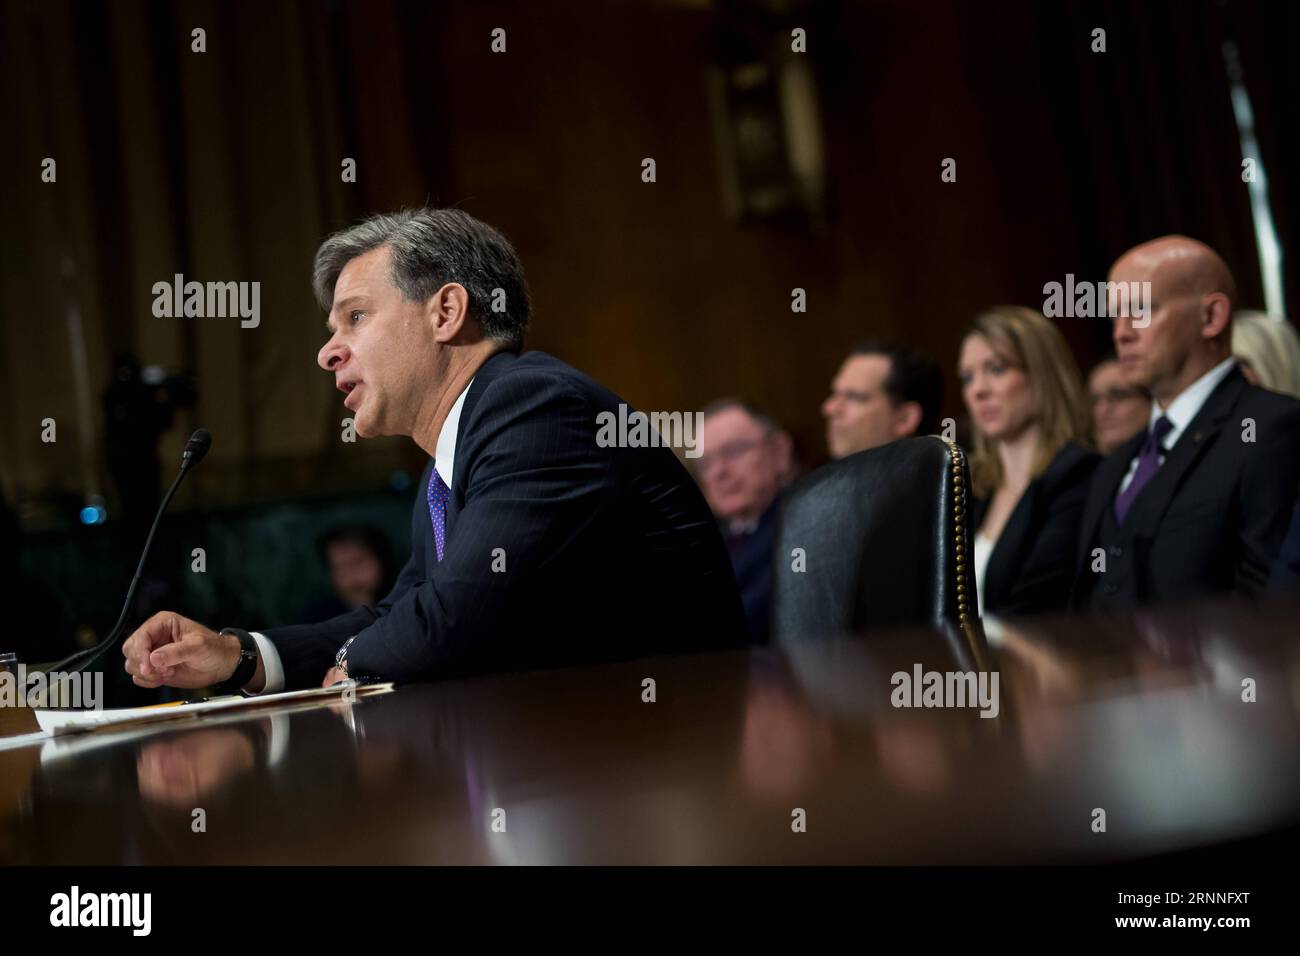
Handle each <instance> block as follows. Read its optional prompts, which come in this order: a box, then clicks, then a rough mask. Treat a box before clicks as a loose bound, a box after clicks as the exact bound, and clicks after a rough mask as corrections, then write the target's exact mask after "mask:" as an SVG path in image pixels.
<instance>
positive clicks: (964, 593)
mask: <svg viewBox="0 0 1300 956" xmlns="http://www.w3.org/2000/svg"><path fill="white" fill-rule="evenodd" d="M945 444H947V446H948V454H950V455H952V497H953V525H954V529H953V530H954V532H955V544H956V547H957V620H958V621H959V622H960V623H961V625H962V626H963V627H966V626H968V625H970V623H971V617H972V615H971V613H970V604H969V603H968V601H969V599H970V594H971V587H970V581H969V579H968V578H967V576H966V492H965V489H964V488H963V487H962V481H961V475H962V466H963V465H964V464H965V462H966V456H965V455H964V454H963V453H962V450H961V448H960V447H958V445H957V443H956V442H951V441H948V442H945Z"/></svg>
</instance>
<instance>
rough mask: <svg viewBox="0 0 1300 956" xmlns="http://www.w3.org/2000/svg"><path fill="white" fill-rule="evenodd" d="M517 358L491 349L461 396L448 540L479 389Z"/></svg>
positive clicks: (459, 503)
mask: <svg viewBox="0 0 1300 956" xmlns="http://www.w3.org/2000/svg"><path fill="white" fill-rule="evenodd" d="M518 358H519V356H518V355H517V354H515V353H514V352H495V353H493V354H492V355H490V356H488V360H487V361H486V362H484V363H483V365H482V366H481V367H480V368H479V370H478V371H477V372H476V373H475V374H474V381H473V382H471V383H470V386H469V392H468V393H466V395H465V404H464V405H462V406H461V409H460V422H459V423H458V425H457V427H456V464H455V466H454V467H455V473H454V474H453V475H452V476H451V496H450V497H449V498H448V499H447V538H448V540H450V538H451V532H452V529H453V528H454V527H455V524H456V518H457V517H458V516H459V515H460V510H461V508H462V507H463V506H464V504H465V486H466V484H467V481H466V476H467V475H468V474H469V465H470V462H469V455H470V452H471V451H472V449H471V447H470V444H469V442H467V441H466V436H467V435H468V434H469V427H470V426H469V423H470V421H471V420H472V419H473V418H474V410H475V408H477V406H478V401H479V399H480V398H481V397H482V395H483V392H484V391H486V390H487V387H488V386H489V385H490V384H492V382H493V380H495V379H496V378H497V376H499V375H500V374H501V373H502V372H504V371H505V370H506V369H508V368H509V367H510V366H511V365H513V364H514V363H515V362H516V361H517V360H518Z"/></svg>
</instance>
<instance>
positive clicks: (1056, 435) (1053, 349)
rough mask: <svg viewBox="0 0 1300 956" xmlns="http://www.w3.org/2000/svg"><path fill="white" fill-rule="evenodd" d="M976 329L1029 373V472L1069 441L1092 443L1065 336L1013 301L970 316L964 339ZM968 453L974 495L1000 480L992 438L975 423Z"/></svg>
mask: <svg viewBox="0 0 1300 956" xmlns="http://www.w3.org/2000/svg"><path fill="white" fill-rule="evenodd" d="M972 335H978V336H980V337H981V338H983V339H984V340H985V341H987V342H988V344H989V348H991V349H992V350H993V352H994V353H995V354H996V355H997V356H998V358H999V359H1001V360H1002V361H1003V362H1005V363H1006V364H1007V365H1008V366H1010V367H1012V368H1018V369H1020V370H1021V371H1022V372H1024V373H1025V375H1026V376H1028V378H1029V385H1030V388H1032V389H1033V393H1034V413H1033V419H1032V420H1033V421H1034V422H1035V423H1036V424H1037V425H1038V453H1037V454H1036V455H1035V456H1034V466H1033V471H1032V472H1031V474H1030V478H1031V479H1032V478H1037V477H1038V476H1039V475H1041V474H1042V473H1043V472H1044V471H1046V470H1047V466H1048V465H1049V464H1051V461H1052V459H1053V458H1054V457H1056V453H1057V452H1059V451H1060V450H1061V449H1062V448H1063V447H1065V445H1066V444H1067V443H1069V442H1078V443H1079V444H1081V445H1086V446H1089V447H1091V445H1092V415H1091V414H1090V413H1089V411H1088V402H1087V399H1086V397H1085V392H1084V388H1083V379H1082V377H1081V376H1080V375H1079V366H1078V363H1076V362H1075V360H1074V356H1073V355H1071V354H1070V348H1069V346H1067V345H1066V344H1065V337H1064V336H1063V335H1061V333H1060V330H1059V329H1057V328H1056V326H1055V325H1053V324H1052V323H1051V322H1050V321H1049V320H1048V319H1046V318H1044V317H1043V315H1042V313H1041V312H1036V311H1034V310H1033V309H1027V308H1024V307H1023V306H1018V305H999V306H995V307H993V308H992V309H989V310H988V311H987V312H984V313H983V314H981V315H979V316H978V317H976V319H975V321H974V322H973V323H971V327H970V330H969V331H968V332H967V333H966V335H965V336H963V337H962V341H963V342H965V341H966V340H967V339H969V338H970V337H971V336H972ZM973 430H974V432H975V450H974V453H973V454H972V455H971V484H972V485H973V486H974V487H973V491H974V492H975V494H976V495H977V496H979V497H981V498H982V497H984V496H986V495H988V494H991V493H992V491H993V489H995V488H996V487H997V486H998V485H999V484H1001V482H1002V477H1003V475H1002V459H1001V458H999V457H998V452H997V447H996V444H997V443H996V442H994V441H993V440H992V439H991V438H989V437H988V436H986V435H985V434H984V433H983V432H981V431H980V430H979V428H975V429H973Z"/></svg>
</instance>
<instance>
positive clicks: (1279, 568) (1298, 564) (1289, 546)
mask: <svg viewBox="0 0 1300 956" xmlns="http://www.w3.org/2000/svg"><path fill="white" fill-rule="evenodd" d="M1269 587H1271V588H1272V589H1273V590H1275V591H1279V592H1282V593H1286V592H1288V591H1293V592H1295V593H1297V594H1300V488H1297V489H1296V502H1295V509H1294V510H1293V511H1292V512H1291V526H1290V527H1289V528H1288V529H1287V532H1286V537H1285V538H1283V539H1282V547H1281V548H1280V549H1279V550H1278V553H1277V561H1275V562H1274V563H1273V580H1272V582H1271V583H1270V584H1269Z"/></svg>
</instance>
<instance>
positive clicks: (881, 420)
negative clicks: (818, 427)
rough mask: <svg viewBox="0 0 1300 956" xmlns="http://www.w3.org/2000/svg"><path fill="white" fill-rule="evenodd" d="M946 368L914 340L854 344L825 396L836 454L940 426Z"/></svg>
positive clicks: (829, 444)
mask: <svg viewBox="0 0 1300 956" xmlns="http://www.w3.org/2000/svg"><path fill="white" fill-rule="evenodd" d="M942 403H943V372H942V371H941V370H940V369H939V363H938V362H936V361H935V360H934V359H932V358H930V357H929V356H928V355H925V354H924V353H922V352H919V351H917V350H916V349H914V348H912V347H911V346H908V345H902V344H899V343H897V342H888V341H883V340H872V341H868V342H863V343H861V344H860V345H857V346H855V347H854V349H853V351H851V352H850V353H849V356H848V358H846V359H845V360H844V363H843V364H842V365H841V366H840V369H839V371H838V372H836V373H835V380H834V381H833V382H831V393H830V395H828V396H827V398H826V401H824V402H822V414H823V415H824V416H826V445H827V448H828V449H829V450H830V453H831V457H832V458H843V457H844V456H845V455H852V454H853V453H854V452H859V451H865V450H866V449H868V448H878V447H880V446H881V445H887V444H889V442H891V441H896V440H897V439H899V438H907V437H909V436H912V435H932V434H934V433H935V432H937V431H938V430H939V406H940V405H941V404H942Z"/></svg>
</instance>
